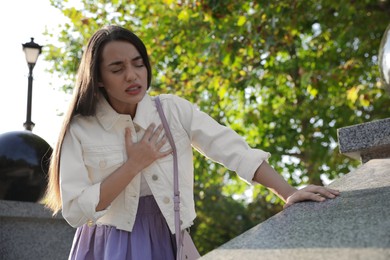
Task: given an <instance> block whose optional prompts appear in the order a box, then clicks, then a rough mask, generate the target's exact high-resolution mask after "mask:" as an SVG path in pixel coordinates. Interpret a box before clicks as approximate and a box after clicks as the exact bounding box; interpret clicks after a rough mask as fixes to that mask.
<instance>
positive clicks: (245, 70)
mask: <svg viewBox="0 0 390 260" xmlns="http://www.w3.org/2000/svg"><path fill="white" fill-rule="evenodd" d="M51 2H52V4H53V5H54V6H55V7H57V8H59V9H61V10H62V12H63V13H64V14H65V15H66V16H67V17H69V22H68V23H66V24H63V25H62V30H61V34H60V35H51V36H52V37H53V39H55V41H56V42H59V43H60V45H59V44H53V45H51V46H50V50H49V51H48V52H47V53H46V59H47V60H49V61H52V64H53V67H52V72H57V73H60V75H61V76H62V77H63V78H64V79H66V80H68V81H69V85H65V86H63V89H64V90H65V91H71V89H72V84H73V81H74V77H75V72H76V69H77V66H78V63H79V59H80V58H81V53H82V46H84V45H85V44H86V42H87V40H88V38H89V37H90V36H91V34H92V33H93V32H94V31H96V30H97V29H98V28H100V27H101V26H103V25H107V24H118V25H122V26H125V27H127V28H129V29H131V30H132V31H134V32H135V33H136V34H137V35H139V36H140V37H141V39H143V41H144V42H145V44H146V46H147V48H148V50H149V54H150V58H151V62H152V65H153V68H154V71H153V72H154V74H153V82H152V92H153V93H154V94H158V93H175V94H177V95H180V96H182V97H184V98H186V99H188V100H190V101H192V102H194V103H196V104H197V105H198V106H199V107H200V108H201V109H202V110H203V111H205V112H207V113H208V114H210V115H211V116H212V117H213V118H215V119H216V120H217V121H219V122H220V123H222V124H225V125H227V126H229V127H231V128H233V129H234V130H235V131H237V132H238V133H239V134H241V135H242V136H243V137H244V138H245V139H246V141H247V142H248V143H249V144H250V145H251V146H252V147H256V148H261V149H263V150H267V151H269V152H271V154H272V155H273V156H272V157H271V158H270V163H271V164H272V165H273V166H274V167H275V168H276V169H277V170H278V171H279V172H281V173H282V174H283V175H284V177H285V178H286V179H287V180H288V181H289V182H290V183H291V184H292V185H295V186H299V185H305V184H307V183H314V184H322V181H323V179H330V180H331V179H334V178H335V177H337V176H339V175H341V174H344V173H347V172H349V171H350V169H351V168H352V167H355V166H356V165H357V162H354V161H351V160H350V159H348V158H347V157H345V156H342V155H340V154H339V151H338V149H337V129H338V128H340V127H345V126H349V125H353V124H358V123H363V122H367V121H372V120H375V119H382V118H385V117H388V115H389V112H390V99H389V96H388V95H386V93H385V91H384V88H383V87H382V86H381V83H380V80H379V70H378V68H377V64H378V56H377V55H378V48H379V44H380V40H381V37H382V35H383V32H384V31H385V29H386V27H387V25H388V22H386V21H390V19H389V18H390V1H389V0H360V1H353V0H350V1H335V0H326V1H325V0H317V1H312V0H308V1H298V0H288V1H287V0H277V1H264V0H257V1H256V0H253V1H235V0H226V1H218V0H192V1H185V0H183V1H181V0H177V1H174V0H156V1H148V0H137V1H120V0H111V1H103V0H93V1H92V0H81V1H79V4H78V5H77V6H76V5H72V4H69V3H68V2H66V1H60V0H51ZM48 34H49V35H50V32H48ZM195 157H196V158H195V173H196V177H195V193H196V194H195V195H196V199H197V200H196V205H197V208H198V213H199V214H198V220H197V222H196V223H195V227H194V230H193V231H194V232H193V234H194V238H195V242H196V243H197V245H198V247H199V248H200V249H201V251H202V252H203V253H205V252H207V251H209V250H211V249H212V248H214V247H215V246H217V245H219V244H222V243H223V242H226V241H227V240H229V239H231V238H232V237H234V236H236V235H237V234H239V233H241V232H243V231H244V230H246V229H247V228H249V227H251V226H253V225H254V224H255V223H257V222H259V221H262V220H264V219H266V218H267V217H269V216H270V215H272V214H274V213H276V212H277V211H278V210H280V205H279V203H280V200H279V199H277V198H276V197H275V196H274V195H272V194H271V193H270V192H269V191H268V190H267V189H264V188H263V187H260V186H257V187H255V188H252V189H251V191H252V194H253V195H252V198H251V199H253V202H251V203H248V202H243V200H240V199H239V200H237V199H232V198H233V194H236V196H237V194H238V195H240V194H241V195H242V194H244V192H245V191H248V187H247V186H246V184H244V183H243V182H241V181H238V178H237V177H235V175H234V174H232V173H231V172H229V171H227V170H226V169H224V168H223V167H220V166H218V165H216V164H215V163H213V162H211V161H208V160H205V159H204V158H201V157H200V156H199V155H196V156H195ZM266 202H268V203H266ZM270 205H271V206H270ZM278 205H279V206H278ZM239 223H240V224H239Z"/></svg>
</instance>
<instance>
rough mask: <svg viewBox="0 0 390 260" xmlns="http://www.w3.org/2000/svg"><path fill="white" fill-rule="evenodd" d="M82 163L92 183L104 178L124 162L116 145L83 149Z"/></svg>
mask: <svg viewBox="0 0 390 260" xmlns="http://www.w3.org/2000/svg"><path fill="white" fill-rule="evenodd" d="M84 163H85V165H86V166H87V169H88V175H89V178H90V179H91V181H92V183H97V182H100V181H102V180H104V179H105V178H106V177H107V176H109V175H110V174H111V173H113V172H114V171H115V170H116V169H118V168H119V167H120V166H121V165H122V164H123V163H124V156H123V152H122V149H120V147H118V146H90V147H85V149H84Z"/></svg>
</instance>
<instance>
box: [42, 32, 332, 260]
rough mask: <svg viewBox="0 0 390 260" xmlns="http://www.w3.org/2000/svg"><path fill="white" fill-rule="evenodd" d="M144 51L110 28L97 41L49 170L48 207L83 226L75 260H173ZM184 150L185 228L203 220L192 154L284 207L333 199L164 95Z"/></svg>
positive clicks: (166, 158) (161, 152) (167, 169)
mask: <svg viewBox="0 0 390 260" xmlns="http://www.w3.org/2000/svg"><path fill="white" fill-rule="evenodd" d="M151 77H152V72H151V67H150V63H149V59H148V54H147V51H146V48H145V46H144V44H143V42H142V41H141V40H140V39H139V38H138V37H137V36H136V35H134V34H133V33H132V32H130V31H128V30H126V29H124V28H122V27H119V26H107V27H104V28H102V29H100V30H98V31H97V32H96V33H95V34H94V35H93V36H92V37H91V39H90V41H89V43H88V45H87V48H86V50H85V52H84V55H83V57H82V60H81V64H80V67H79V71H78V78H77V83H76V86H75V89H74V97H73V100H72V102H71V104H70V107H69V111H68V113H67V114H66V116H65V120H64V124H63V127H62V130H61V133H60V136H59V140H58V143H57V145H56V148H55V151H54V153H53V157H52V160H51V167H50V176H49V177H50V178H49V186H48V192H47V205H48V206H49V207H50V208H51V209H52V210H53V211H54V212H55V213H57V212H58V211H60V210H61V209H62V214H63V216H64V218H65V219H66V220H67V221H68V222H69V224H70V225H71V226H73V227H77V230H76V234H75V237H74V241H73V245H72V249H71V253H70V259H144V260H145V259H153V260H155V259H174V258H175V253H176V242H175V237H174V232H175V227H174V210H173V199H172V194H173V163H172V160H173V159H172V154H171V151H172V150H171V147H170V145H169V143H168V142H167V138H166V137H165V135H164V131H163V127H162V126H161V120H160V118H159V115H158V113H157V110H156V105H155V102H154V97H151V96H149V95H148V94H147V90H148V88H149V87H150V84H151ZM160 99H161V103H162V106H163V110H164V112H165V114H166V116H167V119H168V122H169V126H170V128H171V131H172V134H173V137H174V140H175V144H176V147H177V150H178V152H177V153H178V156H179V158H178V162H179V179H180V191H181V207H180V211H181V220H182V223H181V228H182V229H185V228H187V227H190V226H191V224H192V223H193V220H194V219H195V217H196V213H195V207H194V199H193V162H192V158H193V157H192V147H194V148H195V149H197V150H198V151H200V152H201V153H203V154H205V155H206V156H208V157H209V158H211V159H213V160H214V161H217V162H219V163H221V164H223V165H225V166H226V167H227V168H229V169H231V170H233V171H235V172H236V173H237V174H238V175H239V176H240V177H241V178H242V179H243V180H245V181H247V182H249V183H252V182H256V183H260V184H262V185H265V186H266V187H268V188H270V189H271V190H273V191H274V192H275V193H276V194H277V195H278V196H280V197H281V198H282V199H283V200H284V201H285V202H286V206H289V205H291V204H293V203H296V202H299V201H304V200H313V201H323V200H325V198H334V197H335V196H337V195H338V191H335V190H331V189H328V188H325V187H321V186H312V185H310V186H308V187H306V188H303V189H301V190H296V189H295V188H293V187H291V186H290V185H289V184H288V183H287V182H286V181H285V180H284V179H283V178H282V177H281V176H280V175H279V174H278V173H276V172H275V171H274V169H273V168H272V167H270V166H269V165H268V163H267V162H266V160H267V159H268V157H269V154H268V153H267V152H264V151H262V150H258V149H252V148H250V147H249V146H248V144H246V143H245V142H244V140H243V138H241V137H240V136H239V135H237V134H236V133H235V132H234V131H232V130H231V129H229V128H227V127H224V126H222V125H219V124H218V123H217V122H216V121H214V120H213V119H212V118H210V117H209V116H208V115H207V114H205V113H203V112H201V111H199V110H197V109H196V108H195V107H194V106H193V105H192V104H191V103H190V102H188V101H186V100H185V99H182V98H179V97H177V96H174V95H168V94H167V95H160Z"/></svg>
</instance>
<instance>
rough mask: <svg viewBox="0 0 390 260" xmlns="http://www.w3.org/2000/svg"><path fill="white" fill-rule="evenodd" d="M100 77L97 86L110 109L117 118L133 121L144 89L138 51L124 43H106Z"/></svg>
mask: <svg viewBox="0 0 390 260" xmlns="http://www.w3.org/2000/svg"><path fill="white" fill-rule="evenodd" d="M100 73H101V82H99V85H100V87H103V88H105V90H106V92H107V94H108V101H109V103H110V104H111V106H112V107H113V108H114V109H115V111H116V112H118V113H120V114H130V115H131V116H132V117H134V116H135V112H136V110H137V104H138V102H140V101H141V100H142V98H143V97H144V95H145V93H146V90H147V87H148V71H147V69H146V67H145V65H144V62H143V60H142V57H141V55H140V54H139V52H138V50H137V49H136V48H135V47H134V45H132V44H131V43H129V42H126V41H112V42H109V43H107V44H106V46H104V48H103V51H102V61H101V63H100Z"/></svg>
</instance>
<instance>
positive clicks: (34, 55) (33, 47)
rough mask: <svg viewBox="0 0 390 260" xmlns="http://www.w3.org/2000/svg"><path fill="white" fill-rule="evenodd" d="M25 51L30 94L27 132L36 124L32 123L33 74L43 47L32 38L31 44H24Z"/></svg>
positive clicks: (28, 98)
mask: <svg viewBox="0 0 390 260" xmlns="http://www.w3.org/2000/svg"><path fill="white" fill-rule="evenodd" d="M22 46H23V51H24V53H25V54H26V61H27V65H28V69H29V74H28V93H27V116H26V122H25V123H24V124H23V126H24V128H25V129H26V130H29V131H32V129H33V127H34V125H35V124H34V123H33V122H32V121H31V100H32V84H33V76H32V72H33V69H34V66H35V63H36V62H37V60H38V56H39V54H41V52H42V46H40V45H39V44H36V43H35V42H34V38H31V42H27V43H25V44H22Z"/></svg>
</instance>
